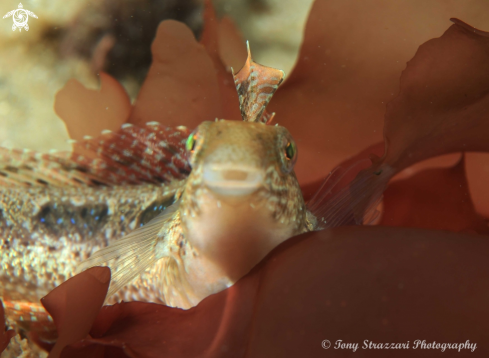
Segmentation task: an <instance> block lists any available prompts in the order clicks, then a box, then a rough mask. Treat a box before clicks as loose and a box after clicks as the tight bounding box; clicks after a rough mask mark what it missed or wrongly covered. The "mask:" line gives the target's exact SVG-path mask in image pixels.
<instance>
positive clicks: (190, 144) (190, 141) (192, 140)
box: [185, 131, 197, 152]
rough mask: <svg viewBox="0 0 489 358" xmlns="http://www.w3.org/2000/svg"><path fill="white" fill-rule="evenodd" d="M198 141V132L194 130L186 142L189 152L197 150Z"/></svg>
mask: <svg viewBox="0 0 489 358" xmlns="http://www.w3.org/2000/svg"><path fill="white" fill-rule="evenodd" d="M196 142H197V132H196V131H193V132H192V133H190V135H189V136H188V138H187V142H186V143H185V148H186V149H187V151H188V152H193V151H194V150H195V143H196Z"/></svg>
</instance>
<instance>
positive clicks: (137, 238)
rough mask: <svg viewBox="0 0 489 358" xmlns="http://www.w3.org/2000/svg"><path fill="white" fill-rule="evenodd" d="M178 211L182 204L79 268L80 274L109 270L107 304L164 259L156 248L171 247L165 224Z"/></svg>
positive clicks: (167, 210)
mask: <svg viewBox="0 0 489 358" xmlns="http://www.w3.org/2000/svg"><path fill="white" fill-rule="evenodd" d="M178 207H179V201H177V202H176V203H174V204H173V205H171V206H169V207H168V208H167V209H166V210H165V211H163V213H161V214H160V215H158V216H157V217H156V218H154V219H153V220H151V221H150V222H148V223H147V224H146V225H144V226H142V227H140V228H138V229H136V230H134V231H132V232H131V233H129V234H128V235H126V236H125V237H123V238H122V239H119V240H117V241H115V242H114V243H112V244H110V245H109V246H107V247H105V248H103V249H100V250H99V251H97V252H95V253H94V254H93V255H92V256H90V257H89V258H88V259H87V260H85V261H83V262H82V263H81V264H80V266H78V268H77V272H81V271H84V270H86V269H88V268H90V267H93V266H108V267H110V269H111V272H112V277H111V282H110V287H109V290H108V292H107V298H106V300H107V299H108V298H109V297H110V296H112V295H113V294H114V293H116V292H117V291H119V290H120V289H121V288H123V287H124V286H126V285H127V284H129V283H131V282H132V281H134V280H135V279H136V278H137V277H138V276H139V275H140V274H142V273H143V272H144V271H146V269H148V268H150V267H152V266H154V265H155V264H156V262H157V261H158V260H160V259H162V258H163V257H165V256H164V253H162V250H161V249H158V248H157V244H158V243H159V242H161V243H162V246H161V247H163V248H164V247H165V245H168V243H166V242H164V241H163V240H166V238H165V233H166V230H165V228H166V224H168V223H169V222H170V221H171V220H172V219H173V217H174V215H175V213H176V211H177V210H178ZM163 251H164V250H163Z"/></svg>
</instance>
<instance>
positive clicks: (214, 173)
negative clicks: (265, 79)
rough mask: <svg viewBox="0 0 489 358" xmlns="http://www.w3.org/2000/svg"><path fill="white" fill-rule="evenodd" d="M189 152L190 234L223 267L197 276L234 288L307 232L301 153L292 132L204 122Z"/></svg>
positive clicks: (185, 207) (186, 207) (186, 196)
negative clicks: (223, 279)
mask: <svg viewBox="0 0 489 358" xmlns="http://www.w3.org/2000/svg"><path fill="white" fill-rule="evenodd" d="M187 150H188V152H189V161H190V164H191V166H192V171H191V173H190V175H189V177H188V181H187V184H186V186H185V190H184V192H183V194H182V197H181V204H180V212H181V217H182V227H183V232H184V234H185V237H186V238H187V240H188V242H189V243H190V244H191V245H192V246H193V247H194V248H195V249H196V250H197V251H198V253H199V255H200V257H201V258H202V257H205V258H206V260H207V262H208V263H210V265H214V266H215V267H213V268H211V267H205V268H203V269H202V270H193V271H194V272H206V275H207V276H209V275H212V274H211V272H213V271H214V272H218V273H216V275H217V276H219V275H221V276H223V277H227V278H229V279H230V281H231V282H234V281H235V280H237V279H239V278H240V277H241V276H243V275H244V274H245V273H246V272H248V271H249V270H250V269H251V267H253V266H254V265H255V264H256V263H258V262H259V261H260V260H261V259H262V258H263V257H264V256H266V254H268V252H270V251H271V250H272V249H273V248H274V247H275V246H277V245H278V244H280V243H281V242H282V241H284V240H286V239H288V238H290V237H291V236H293V235H295V234H298V233H300V232H303V231H304V225H305V214H306V210H305V205H304V200H303V198H302V193H301V190H300V187H299V184H298V182H297V179H296V176H295V174H294V171H293V168H294V164H295V162H296V160H297V146H296V144H295V142H294V140H293V138H292V136H291V135H290V133H289V132H288V131H287V129H285V128H284V127H280V126H270V125H266V124H263V123H259V122H241V121H228V120H219V121H216V122H204V123H202V124H201V125H200V126H199V127H198V128H197V130H196V131H195V132H193V133H192V134H191V135H190V137H189V139H188V141H187ZM201 265H204V266H205V264H202V263H201ZM189 271H192V270H189ZM196 280H197V279H196ZM198 281H199V282H205V281H212V279H209V277H204V278H203V277H199V278H198Z"/></svg>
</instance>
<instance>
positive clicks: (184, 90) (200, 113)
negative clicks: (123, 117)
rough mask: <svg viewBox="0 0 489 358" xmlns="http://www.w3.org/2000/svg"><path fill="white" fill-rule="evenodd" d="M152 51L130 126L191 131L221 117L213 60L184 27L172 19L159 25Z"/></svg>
mask: <svg viewBox="0 0 489 358" xmlns="http://www.w3.org/2000/svg"><path fill="white" fill-rule="evenodd" d="M151 51H152V53H153V62H152V64H151V67H150V69H149V72H148V75H147V77H146V80H145V81H144V83H143V86H142V87H141V90H140V92H139V95H138V98H137V100H136V102H135V104H134V109H133V112H132V114H131V117H130V119H129V123H132V124H136V125H139V126H142V125H144V124H145V123H147V122H160V123H162V124H164V125H166V126H171V127H173V126H180V125H184V126H187V127H189V128H194V127H197V125H199V124H200V123H201V122H202V121H208V120H213V119H214V118H216V117H219V118H220V117H222V115H221V114H222V110H221V100H220V96H219V84H218V82H217V79H216V75H215V69H214V66H213V63H212V60H211V58H210V57H209V55H208V54H207V52H206V51H205V49H204V47H203V46H202V45H200V44H199V43H197V41H196V40H195V38H194V36H193V34H192V32H191V31H190V29H189V28H188V27H187V26H185V25H184V24H182V23H180V22H177V21H174V20H165V21H163V22H161V24H160V26H159V27H158V30H157V33H156V38H155V39H154V41H153V44H152V46H151Z"/></svg>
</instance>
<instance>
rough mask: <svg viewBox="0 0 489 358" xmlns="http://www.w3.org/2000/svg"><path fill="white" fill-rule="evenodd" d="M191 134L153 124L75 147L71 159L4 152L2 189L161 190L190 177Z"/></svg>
mask: <svg viewBox="0 0 489 358" xmlns="http://www.w3.org/2000/svg"><path fill="white" fill-rule="evenodd" d="M189 133H190V131H189V130H188V129H187V128H185V127H176V128H169V127H165V126H163V125H161V124H159V123H156V122H150V123H147V124H146V125H145V126H144V127H136V126H133V125H130V124H125V125H123V126H122V128H121V129H120V130H119V131H117V132H112V131H104V132H102V134H101V135H100V136H99V137H97V138H86V139H83V140H81V141H73V146H74V150H73V153H69V152H56V153H37V152H30V151H26V150H17V149H6V148H0V185H2V186H4V187H16V186H46V185H49V186H66V185H68V186H80V185H81V186H87V185H88V186H94V185H100V184H103V185H127V184H142V183H154V184H159V183H162V182H170V181H172V180H175V179H184V178H185V177H187V175H188V174H189V172H190V165H189V163H188V161H187V158H186V150H185V141H186V139H187V137H188V135H189Z"/></svg>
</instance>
